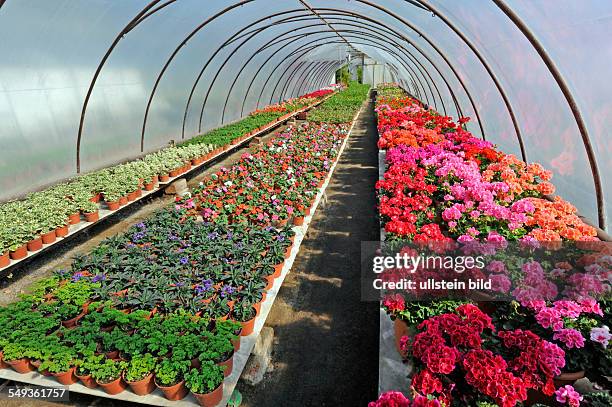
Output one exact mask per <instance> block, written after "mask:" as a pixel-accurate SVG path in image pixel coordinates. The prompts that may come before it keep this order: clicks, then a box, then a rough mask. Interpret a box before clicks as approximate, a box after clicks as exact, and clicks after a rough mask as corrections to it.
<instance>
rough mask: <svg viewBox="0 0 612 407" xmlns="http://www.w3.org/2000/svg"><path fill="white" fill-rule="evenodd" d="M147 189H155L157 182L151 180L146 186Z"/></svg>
mask: <svg viewBox="0 0 612 407" xmlns="http://www.w3.org/2000/svg"><path fill="white" fill-rule="evenodd" d="M144 189H145V191H153V190H154V189H155V182H153V181H151V182H149V183H148V184H145V186H144Z"/></svg>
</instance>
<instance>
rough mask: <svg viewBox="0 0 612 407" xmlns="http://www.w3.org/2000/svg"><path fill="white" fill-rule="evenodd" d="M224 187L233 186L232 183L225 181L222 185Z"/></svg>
mask: <svg viewBox="0 0 612 407" xmlns="http://www.w3.org/2000/svg"><path fill="white" fill-rule="evenodd" d="M223 185H225V186H226V187H231V186H232V185H233V183H232V181H225V183H224V184H223Z"/></svg>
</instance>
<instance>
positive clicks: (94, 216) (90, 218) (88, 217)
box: [85, 208, 110, 222]
mask: <svg viewBox="0 0 612 407" xmlns="http://www.w3.org/2000/svg"><path fill="white" fill-rule="evenodd" d="M109 209H110V208H109ZM98 220H100V213H99V212H98V211H96V212H92V213H86V214H85V221H86V222H97V221H98Z"/></svg>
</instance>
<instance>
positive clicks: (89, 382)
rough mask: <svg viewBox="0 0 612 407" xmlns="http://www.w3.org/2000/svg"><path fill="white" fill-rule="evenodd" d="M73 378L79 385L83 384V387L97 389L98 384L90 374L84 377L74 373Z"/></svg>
mask: <svg viewBox="0 0 612 407" xmlns="http://www.w3.org/2000/svg"><path fill="white" fill-rule="evenodd" d="M75 376H76V377H77V378H78V379H79V380H80V381H81V383H83V386H85V387H87V388H90V389H95V388H96V387H98V383H96V381H95V380H94V379H92V378H91V375H90V374H89V375H86V376H79V375H78V374H76V373H75Z"/></svg>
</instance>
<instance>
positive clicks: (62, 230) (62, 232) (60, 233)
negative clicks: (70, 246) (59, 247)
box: [55, 225, 70, 237]
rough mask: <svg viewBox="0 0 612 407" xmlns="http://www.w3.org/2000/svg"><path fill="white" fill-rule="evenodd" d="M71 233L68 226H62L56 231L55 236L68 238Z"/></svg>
mask: <svg viewBox="0 0 612 407" xmlns="http://www.w3.org/2000/svg"><path fill="white" fill-rule="evenodd" d="M69 232H70V231H69V230H68V225H64V226H61V227H59V228H57V229H55V236H56V237H66V236H68V233H69Z"/></svg>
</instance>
